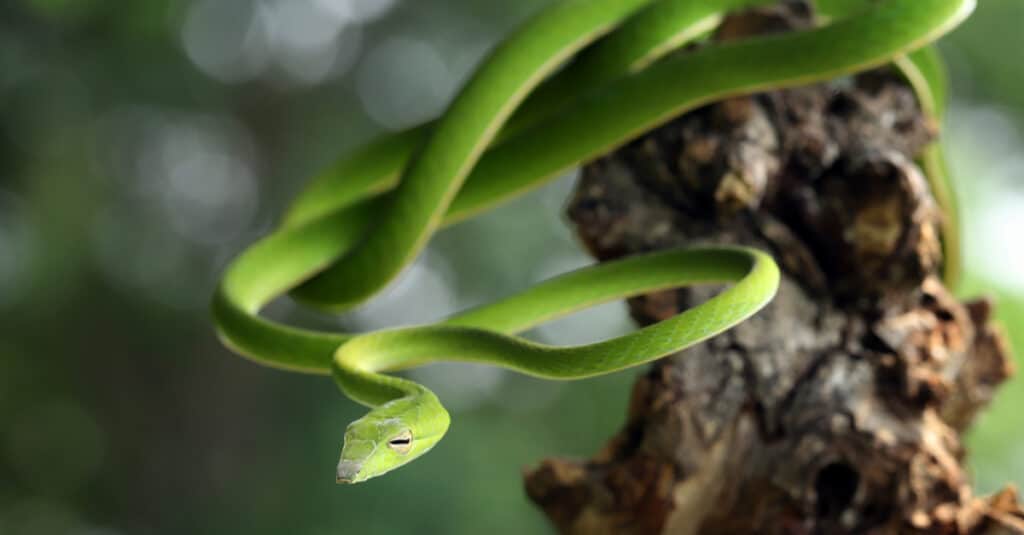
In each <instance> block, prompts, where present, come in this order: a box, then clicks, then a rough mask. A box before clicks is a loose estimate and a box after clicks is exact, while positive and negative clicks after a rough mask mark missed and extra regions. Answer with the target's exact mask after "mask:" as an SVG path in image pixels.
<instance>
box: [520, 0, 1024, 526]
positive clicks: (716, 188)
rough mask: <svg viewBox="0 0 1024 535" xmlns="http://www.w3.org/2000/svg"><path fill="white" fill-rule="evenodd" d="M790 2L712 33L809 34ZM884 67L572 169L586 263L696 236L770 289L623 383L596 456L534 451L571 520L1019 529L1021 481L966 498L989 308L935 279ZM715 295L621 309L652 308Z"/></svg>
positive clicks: (1004, 365)
mask: <svg viewBox="0 0 1024 535" xmlns="http://www.w3.org/2000/svg"><path fill="white" fill-rule="evenodd" d="M808 20H809V10H808V9H807V7H806V6H805V5H803V4H802V3H798V2H789V3H787V4H786V5H785V6H783V7H778V8H771V9H762V10H757V11H753V12H749V13H745V14H742V15H738V16H735V17H732V18H731V19H730V20H729V22H728V23H727V24H726V25H725V26H724V27H723V29H722V30H721V31H720V34H721V35H720V36H719V38H728V37H729V36H731V35H738V34H750V33H753V32H763V31H775V30H782V29H788V28H793V27H796V26H804V25H806V24H807V21H808ZM935 134H936V125H933V124H929V123H927V122H926V121H925V120H924V119H923V118H922V114H921V113H920V110H919V109H918V107H917V103H916V100H915V98H914V96H913V93H912V92H911V90H910V89H909V88H908V87H907V86H906V84H905V83H904V82H903V81H902V80H901V79H900V78H899V77H898V76H897V75H896V74H895V73H893V72H891V71H890V70H886V69H883V70H879V71H874V72H871V73H867V74H864V75H862V76H858V77H856V78H854V79H852V80H845V81H837V82H834V83H830V84H822V85H816V86H812V87H806V88H801V89H795V90H790V91H777V92H772V93H767V94H763V95H758V96H754V97H749V98H734V99H730V100H727V101H725V102H721V103H718V104H714V105H711V106H707V107H705V108H703V109H700V110H697V111H695V112H693V113H690V114H687V115H686V116H684V117H681V118H679V119H678V120H676V121H674V122H672V123H671V124H669V125H667V126H665V127H664V128H661V129H659V130H657V131H654V132H651V133H650V134H648V135H646V136H645V137H643V138H642V139H639V140H637V141H635V142H633V143H631V144H629V145H628V146H626V147H624V148H622V149H621V150H619V151H617V152H615V153H614V154H611V155H608V156H606V157H604V158H602V159H600V160H598V161H595V162H593V163H591V164H590V165H588V166H587V167H586V168H585V169H584V171H583V174H582V177H581V180H580V183H579V184H578V187H577V191H576V193H575V196H574V198H573V199H572V201H571V203H570V207H569V214H570V216H571V218H572V220H573V221H574V222H575V223H576V225H577V231H578V233H579V235H580V236H581V237H582V239H583V241H584V242H585V243H586V244H587V246H588V247H589V249H590V250H591V251H592V253H593V254H594V256H595V257H597V258H598V259H600V260H608V259H612V258H617V257H621V256H623V255H628V254H633V253H638V252H641V251H649V250H654V249H661V248H667V247H678V246H685V245H688V244H696V243H738V244H748V245H753V246H757V247H760V248H762V249H765V250H768V251H771V252H773V253H774V255H775V256H776V258H777V260H778V262H779V263H780V266H781V267H782V269H783V272H784V280H783V281H782V286H781V290H780V292H779V295H778V297H777V298H776V299H775V301H774V302H773V303H772V304H771V305H770V306H769V307H768V308H767V309H765V310H764V311H762V312H761V313H759V314H758V315H757V316H756V317H754V318H753V319H751V320H749V321H747V322H746V323H743V324H742V325H740V326H739V327H737V328H735V329H733V330H731V331H729V332H728V333H726V334H724V335H722V336H719V337H717V338H715V339H713V340H711V341H709V342H707V343H705V344H702V345H700V346H699V347H695V348H692V349H689V350H687V351H686V352H685V355H684V356H683V357H673V358H670V359H665V360H663V361H660V362H659V363H658V364H656V365H655V366H653V368H652V369H651V370H650V371H649V373H647V374H646V375H645V376H643V377H642V378H641V379H640V380H639V381H638V382H637V384H636V386H635V388H634V391H633V395H632V401H631V408H630V411H629V415H628V421H627V422H626V424H625V426H624V428H623V429H622V431H621V432H620V433H619V434H618V435H617V436H616V437H614V438H613V439H612V440H611V441H610V443H609V444H608V445H607V446H606V447H605V448H604V450H603V451H601V452H600V453H599V454H598V455H597V456H596V457H594V458H593V459H591V460H589V461H585V462H583V461H573V460H562V459H554V460H547V461H544V462H543V463H542V464H541V465H540V466H539V467H538V468H536V469H533V470H531V471H529V472H528V473H527V474H526V489H527V493H528V494H529V496H530V497H531V499H532V500H533V501H534V502H536V503H537V504H538V505H539V506H540V507H541V508H542V509H543V510H544V511H545V512H546V513H547V515H548V516H549V517H550V519H551V521H552V522H553V523H554V525H555V526H556V527H557V528H558V529H559V530H560V531H561V532H563V533H573V534H588V535H593V534H612V533H614V534H620V533H626V534H690V533H700V534H716V533H879V534H882V533H885V534H888V533H957V534H960V533H970V534H982V533H984V534H994V533H1021V534H1024V511H1022V509H1021V508H1020V506H1019V505H1018V500H1017V497H1016V494H1015V491H1014V490H1013V489H1012V488H1008V489H1007V490H1004V491H1003V492H1001V493H999V494H997V495H996V496H994V497H990V498H987V499H980V498H975V497H974V496H973V494H972V492H971V487H970V484H969V482H968V478H967V475H966V474H965V472H964V468H963V466H962V464H961V463H962V461H963V458H964V449H963V446H962V443H961V439H960V435H961V433H962V432H963V431H964V430H965V428H966V427H967V426H968V425H969V424H970V422H971V420H972V418H973V416H974V415H975V413H976V412H977V411H978V410H979V409H980V408H982V407H983V406H984V405H985V404H986V403H987V402H988V401H989V400H990V398H991V396H992V394H993V391H994V389H995V388H996V386H997V385H998V384H999V383H1000V382H1002V381H1003V380H1005V379H1006V378H1007V377H1008V376H1009V374H1010V364H1009V360H1008V351H1007V347H1006V344H1005V342H1004V338H1003V336H1002V335H1001V334H1000V332H999V331H997V330H996V329H995V328H994V327H993V326H992V325H991V324H990V323H989V316H990V314H991V305H990V304H989V303H988V302H987V301H985V300H979V301H972V302H968V303H961V302H959V301H958V300H957V299H955V298H954V297H953V296H952V295H951V294H950V292H949V291H948V290H947V289H946V288H945V287H944V286H943V284H942V282H941V280H940V278H939V271H940V268H941V264H942V248H941V242H940V239H941V235H940V234H941V233H940V222H941V219H940V218H941V217H942V214H941V213H940V212H939V210H938V208H937V206H936V204H935V202H934V200H933V199H932V196H931V194H930V190H929V187H928V183H927V181H926V179H925V177H924V176H923V174H922V171H921V170H920V169H919V168H918V166H917V165H916V164H915V163H914V159H915V157H916V156H918V155H919V154H920V152H921V150H922V149H923V148H924V147H925V146H926V145H927V144H928V143H929V142H931V141H932V140H933V138H934V136H935ZM714 291H715V289H707V288H705V289H693V290H680V291H671V292H663V293H658V294H654V295H648V296H644V297H641V298H637V299H633V300H631V301H630V309H631V312H632V315H633V317H634V318H635V319H636V320H637V321H638V322H639V323H641V324H647V323H650V322H653V321H657V320H659V319H662V318H665V317H667V316H670V315H672V314H675V313H677V312H678V311H679V310H682V309H684V308H686V307H687V306H689V305H691V304H693V303H696V302H699V301H702V300H705V299H706V298H707V297H708V296H709V295H711V294H712V293H713V292H714Z"/></svg>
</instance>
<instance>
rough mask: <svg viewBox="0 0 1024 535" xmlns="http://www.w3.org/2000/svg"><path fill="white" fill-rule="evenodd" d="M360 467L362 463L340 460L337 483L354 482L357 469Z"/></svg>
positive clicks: (357, 472)
mask: <svg viewBox="0 0 1024 535" xmlns="http://www.w3.org/2000/svg"><path fill="white" fill-rule="evenodd" d="M362 468H363V463H358V462H355V461H341V462H339V463H338V477H337V479H336V481H337V482H338V483H355V482H356V476H358V475H359V470H360V469H362Z"/></svg>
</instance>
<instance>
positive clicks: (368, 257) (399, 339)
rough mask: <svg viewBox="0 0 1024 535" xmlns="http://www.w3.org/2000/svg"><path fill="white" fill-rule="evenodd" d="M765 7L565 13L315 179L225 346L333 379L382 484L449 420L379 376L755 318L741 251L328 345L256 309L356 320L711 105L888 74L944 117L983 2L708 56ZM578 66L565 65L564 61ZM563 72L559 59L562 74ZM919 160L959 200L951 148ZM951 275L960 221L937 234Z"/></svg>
mask: <svg viewBox="0 0 1024 535" xmlns="http://www.w3.org/2000/svg"><path fill="white" fill-rule="evenodd" d="M769 3H772V2H771V1H770V0H703V1H695V0H656V1H655V0H566V1H562V2H558V3H556V4H555V5H553V6H551V7H549V8H546V9H545V10H543V11H542V12H541V13H540V14H538V15H536V16H535V17H534V18H532V19H531V20H530V21H528V22H527V23H526V24H525V25H524V26H522V27H521V28H520V29H519V30H518V31H517V32H515V33H514V34H513V35H512V36H511V37H509V38H508V39H507V40H506V41H505V42H503V43H502V44H500V45H499V46H498V47H497V48H496V49H495V50H494V51H493V52H492V53H491V54H490V56H489V57H488V58H487V59H486V60H485V61H484V62H483V64H482V65H481V67H480V68H479V70H478V71H477V72H476V73H475V75H474V76H473V77H472V78H471V79H470V81H469V82H468V83H467V84H466V85H465V87H464V88H463V89H462V91H461V92H460V93H459V94H458V95H457V96H456V97H455V99H454V100H453V102H452V103H451V105H450V107H449V108H448V110H447V112H446V113H445V114H444V115H443V116H442V117H441V118H440V119H439V120H437V121H436V122H435V123H432V124H429V125H425V126H423V127H420V128H416V129H413V130H410V131H408V132H403V133H400V134H398V135H395V136H392V137H387V138H384V139H382V140H380V141H377V142H375V143H372V144H371V145H369V146H367V147H366V148H364V149H363V150H361V151H359V152H357V153H355V154H353V155H350V156H349V157H347V158H345V159H344V160H342V161H340V162H339V163H338V164H337V165H335V166H333V167H332V168H331V169H329V170H328V171H327V172H325V173H324V174H323V175H321V176H319V177H318V178H316V179H315V180H314V181H313V182H312V184H311V185H310V186H309V188H308V189H307V190H306V192H305V193H303V194H301V195H300V196H299V198H298V199H297V200H296V201H295V203H294V204H293V206H292V207H291V209H290V210H289V211H288V213H287V214H286V215H285V217H284V221H283V223H282V225H281V227H280V228H279V229H278V230H276V231H274V232H273V233H271V234H270V235H268V236H266V237H265V238H263V239H262V240H260V241H259V242H257V243H255V244H254V245H252V246H251V247H250V248H249V249H247V250H246V251H245V252H244V253H242V254H241V255H240V256H239V257H238V258H237V259H235V261H234V262H232V264H231V265H230V266H229V267H228V269H227V271H226V273H225V276H224V278H223V280H222V282H221V284H220V286H219V287H218V290H217V292H216V294H215V297H214V301H213V316H214V321H215V323H216V326H217V330H218V333H219V335H220V337H221V339H222V340H223V341H224V343H225V344H226V345H228V346H229V347H230V348H232V349H233V350H235V351H236V352H238V353H240V354H242V355H244V356H247V357H249V358H251V359H253V360H255V361H257V362H259V363H262V364H265V365H268V366H274V367H278V368H283V369H288V370H293V371H301V372H311V373H330V374H332V375H333V377H334V379H335V380H336V382H337V383H338V385H339V386H340V388H341V390H342V391H343V392H344V394H345V395H347V396H348V397H349V398H351V399H353V400H355V401H357V402H360V403H363V404H365V405H367V406H369V407H370V408H371V410H370V412H369V413H368V414H366V416H364V417H362V418H360V419H359V420H356V421H355V422H352V423H351V424H350V425H349V426H348V427H347V429H346V431H345V438H344V440H345V442H344V446H343V448H342V452H341V459H340V461H339V463H338V466H337V472H336V479H337V481H338V482H343V483H355V482H360V481H365V480H366V479H369V478H372V477H375V476H378V475H381V474H384V473H386V472H388V471H390V470H393V469H395V468H397V467H399V466H402V465H404V464H406V463H408V462H409V461H411V460H413V459H415V458H417V457H419V456H421V455H422V454H424V453H426V452H427V451H428V450H430V449H431V448H432V447H433V446H434V445H435V444H437V442H438V441H439V440H440V439H441V437H442V436H443V435H444V433H445V431H446V430H447V429H448V426H449V416H448V413H447V412H446V411H445V409H444V408H443V406H442V405H441V403H440V401H439V400H438V399H437V397H436V396H435V395H434V394H433V393H432V392H430V390H428V389H427V388H425V387H423V386H422V385H419V384H417V383H414V382H412V381H409V380H407V379H403V378H400V377H396V376H393V375H388V374H387V373H386V372H392V371H396V370H401V369H407V368H410V367H414V366H420V365H423V364H427V363H431V362H436V361H440V360H445V361H462V362H480V363H488V364H493V365H496V366H502V367H505V368H508V369H512V370H515V371H518V372H522V373H525V374H530V375H534V376H538V377H544V378H550V379H577V378H583V377H589V376H594V375H599V374H605V373H611V372H614V371H617V370H621V369H623V368H627V367H630V366H636V365H639V364H642V363H646V362H650V361H652V360H654V359H658V358H661V357H664V356H666V355H668V354H671V353H675V352H678V351H680V350H682V349H684V348H686V347H688V346H690V345H693V344H695V343H697V342H700V341H702V340H705V339H707V338H709V337H711V336H714V335H716V334H718V333H721V332H722V331H724V330H726V329H728V328H730V327H731V326H733V325H736V324H737V323H739V322H741V321H743V320H744V319H746V318H748V317H749V316H751V315H752V314H754V313H755V312H757V311H758V310H759V309H760V308H761V307H763V306H764V305H765V304H767V303H768V302H769V301H770V300H771V299H772V298H773V296H774V294H775V292H776V290H777V287H778V282H779V271H778V268H777V267H776V265H775V263H774V262H773V261H772V259H771V258H770V257H769V256H768V255H766V254H765V253H762V252H759V251H756V250H753V249H747V248H739V247H705V248H693V249H686V250H675V251H666V252H658V253H652V254H646V255H640V256H635V257H630V258H627V259H624V260H619V261H615V262H608V263H604V264H599V265H596V266H593V267H588V268H585V269H581V270H578V271H574V272H570V273H567V274H564V275H562V276H559V277H556V278H554V279H551V280H548V281H545V282H542V283H540V284H538V285H536V286H534V287H532V288H530V289H528V290H526V291H524V292H522V293H519V294H517V295H514V296H511V297H508V298H506V299H503V300H500V301H497V302H494V303H491V304H488V305H485V306H482V307H479V308H476V309H472V310H469V311H466V312H463V313H461V314H458V315H456V316H454V317H451V318H449V319H447V320H445V321H443V322H440V323H438V324H434V325H426V326H418V327H410V328H401V329H389V330H382V331H376V332H371V333H366V334H358V335H355V334H347V333H328V332H317V331H311V330H305V329H299V328H295V327H291V326H287V325H282V324H278V323H275V322H272V321H270V320H268V319H265V318H263V317H261V316H260V315H259V313H260V310H261V309H262V308H263V307H264V306H265V305H266V304H268V303H269V302H270V301H272V300H273V299H275V298H277V297H279V296H281V295H283V294H285V293H289V292H290V293H291V294H292V295H293V296H294V297H295V298H297V299H298V300H300V301H302V302H304V303H308V304H311V305H314V306H316V307H318V308H323V309H328V310H335V311H338V310H348V309H351V308H353V307H355V306H358V305H359V304H361V303H363V302H365V301H366V300H367V299H369V298H370V297H372V296H373V295H374V294H376V293H377V292H379V291H380V290H381V289H382V288H383V287H384V286H386V285H387V284H388V283H389V282H390V281H391V280H393V279H394V278H395V276H397V275H398V274H399V273H400V272H401V270H402V269H403V268H404V267H405V266H407V265H408V264H409V263H410V262H411V261H413V260H414V259H415V257H416V256H417V255H418V254H419V253H420V251H421V250H422V249H423V247H424V246H425V245H426V243H427V241H428V240H429V239H430V236H431V235H432V234H433V233H434V232H435V231H437V230H438V229H439V228H441V227H442V226H445V225H449V224H452V223H455V222H458V221H461V220H464V219H466V218H468V217H471V216H472V215H474V214H476V213H479V212H481V211H484V210H487V209H489V208H491V207H493V206H495V205H496V204H498V203H501V202H503V201H505V200H508V199H510V198H512V197H514V196H516V195H518V194H520V193H523V192H524V191H527V190H529V189H531V188H534V187H537V186H539V185H541V184H543V183H545V182H546V181H547V180H549V179H550V178H552V177H555V176H557V175H558V174H559V173H561V172H563V171H565V170H567V169H570V168H572V167H573V166H576V165H579V164H580V163H581V162H585V161H587V160H588V159H591V158H594V157H596V156H599V155H600V154H602V153H604V152H607V151H609V150H612V149H614V148H616V147H618V146H620V145H622V144H623V143H625V142H627V141H629V140H630V139H632V138H635V137H636V136H638V135H640V134H641V133H643V132H644V131H646V130H649V129H652V128H655V127H657V126H659V125H660V124H663V123H665V122H666V121H668V120H670V119H672V118H673V117H676V116H678V115H680V114H681V113H683V112H686V111H688V110H691V109H694V108H695V107H698V106H700V105H703V104H706V103H709V102H712V101H714V100H717V99H721V98H725V97H729V96H735V95H742V94H749V93H752V92H756V91H761V90H767V89H774V88H782V87H792V86H797V85H802V84H807V83H812V82H817V81H823V80H828V79H830V78H834V77H837V76H841V75H845V74H850V73H854V72H857V71H860V70H863V69H867V68H871V67H876V66H880V65H884V64H886V63H890V62H891V63H894V64H895V65H896V66H897V67H899V68H900V69H901V70H902V71H903V72H904V73H905V75H906V78H907V79H908V80H909V81H910V82H911V84H912V85H913V87H914V88H915V90H916V92H917V94H918V97H919V100H920V102H921V106H922V108H923V109H924V110H925V112H926V113H928V114H931V115H932V116H934V117H935V118H937V119H941V115H942V110H943V97H944V91H945V87H944V80H943V76H942V69H941V63H940V62H939V61H938V59H937V56H936V54H935V53H934V51H932V50H931V49H929V48H924V47H926V45H928V44H929V43H931V42H932V41H934V40H935V39H937V38H939V37H940V36H941V35H943V34H944V33H945V32H947V31H949V30H951V29H952V28H954V27H955V26H956V25H957V24H959V23H960V22H961V21H962V20H963V19H964V18H966V17H967V15H968V14H969V13H970V12H971V11H972V9H973V8H974V0H884V1H879V2H873V1H870V0H819V1H818V3H817V4H818V5H817V8H818V13H819V15H820V16H821V20H822V25H821V26H820V27H817V28H815V29H812V30H807V31H801V32H793V33H787V34H782V35H773V36H765V37H755V38H750V39H746V40H741V41H736V42H729V43H721V44H707V45H706V46H703V47H701V48H699V49H698V50H696V51H693V52H688V53H685V54H669V53H670V52H672V51H674V50H677V49H678V48H680V47H681V46H683V45H685V44H687V43H690V42H693V41H694V40H696V39H699V38H700V37H702V36H704V35H706V34H707V33H708V32H710V31H712V30H713V29H714V28H715V27H717V25H718V24H719V23H720V22H721V21H722V20H723V18H724V16H725V15H726V14H727V13H728V12H729V11H731V10H735V9H740V8H746V7H751V6H756V5H764V4H769ZM570 60H571V61H570ZM563 65H566V66H564V67H563ZM922 164H923V165H925V167H926V172H927V174H928V175H929V177H930V179H931V180H932V184H933V189H935V190H936V191H937V196H938V197H939V200H940V202H943V203H944V204H945V205H946V206H947V207H949V206H950V203H949V201H948V199H946V198H944V197H948V194H947V193H946V192H947V191H948V189H947V187H946V183H945V180H944V178H943V177H944V175H943V174H942V172H941V171H942V166H941V154H940V153H939V152H938V149H937V148H931V149H929V151H928V152H927V153H926V156H925V158H923V161H922ZM944 234H945V235H944V239H945V240H946V249H947V266H946V272H947V275H950V276H952V274H955V272H956V269H955V265H956V264H955V261H953V260H952V259H953V258H955V256H956V254H955V253H956V243H955V236H956V234H955V226H953V225H947V228H946V229H945V233H944ZM705 283H733V285H732V286H731V287H729V288H728V289H727V290H725V291H724V292H722V293H720V294H718V295H717V296H716V297H714V298H712V299H710V300H709V301H707V302H705V303H702V304H701V305H699V306H697V307H694V308H692V309H690V310H687V311H685V312H684V313H682V314H680V315H678V316H675V317H673V318H670V319H668V320H665V321H662V322H660V323H657V324H654V325H650V326H647V327H645V328H643V329H640V330H638V331H636V332H633V333H631V334H628V335H625V336H622V337H619V338H615V339H611V340H606V341H603V342H599V343H594V344H588V345H582V346H574V347H553V346H547V345H542V344H538V343H534V342H531V341H528V340H525V339H523V338H520V337H517V336H516V335H515V333H519V332H522V331H524V330H526V329H529V328H531V327H533V326H535V325H538V324H540V323H543V322H545V321H549V320H552V319H555V318H558V317H562V316H564V315H566V314H570V313H572V312H575V311H578V310H581V309H583V308H586V307H589V306H592V305H595V304H598V303H601V302H606V301H609V300H614V299H621V298H623V297H627V296H633V295H638V294H642V293H647V292H651V291H654V290H659V289H666V288H673V287H680V286H686V285H692V284H705Z"/></svg>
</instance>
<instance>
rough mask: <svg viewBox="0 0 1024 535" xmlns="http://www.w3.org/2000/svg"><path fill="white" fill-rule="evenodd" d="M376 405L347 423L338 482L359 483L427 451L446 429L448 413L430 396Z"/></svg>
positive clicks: (339, 463)
mask: <svg viewBox="0 0 1024 535" xmlns="http://www.w3.org/2000/svg"><path fill="white" fill-rule="evenodd" d="M429 397H430V398H433V399H432V400H431V399H425V398H423V397H410V398H402V399H398V400H395V401H392V402H389V403H386V404H384V405H381V406H380V407H377V408H376V409H374V410H373V411H371V412H370V413H369V414H367V415H366V416H364V417H362V418H360V419H358V420H356V421H354V422H352V423H351V424H349V426H348V428H347V429H346V430H345V445H344V446H343V447H342V449H341V460H339V461H338V473H337V482H338V483H360V482H363V481H366V480H367V479H370V478H374V477H377V476H379V475H382V474H385V473H387V472H390V471H391V470H394V469H395V468H398V467H400V466H403V465H405V464H406V463H408V462H410V461H412V460H413V459H416V458H418V457H419V456H421V455H423V454H424V453H426V452H428V451H430V449H431V448H433V447H434V445H435V444H437V443H438V442H439V441H440V440H441V437H442V436H444V433H445V431H447V430H448V424H449V421H450V420H449V417H448V412H447V411H445V410H444V407H442V406H441V404H440V403H439V402H438V401H437V398H436V397H434V396H433V395H430V396H429Z"/></svg>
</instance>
